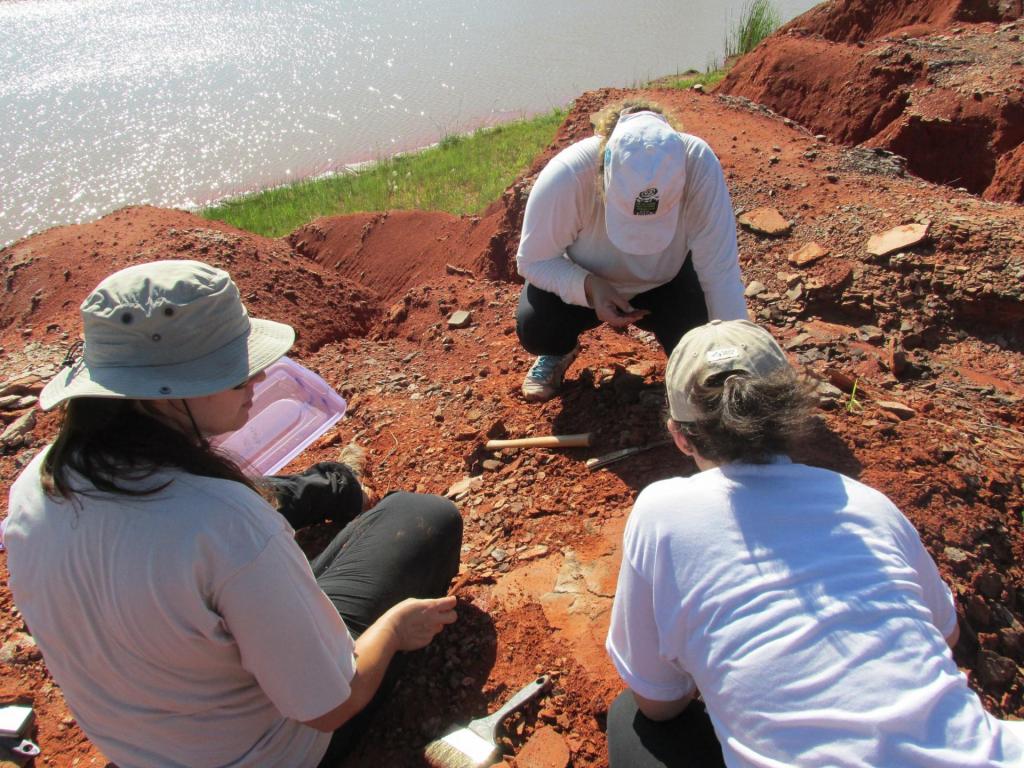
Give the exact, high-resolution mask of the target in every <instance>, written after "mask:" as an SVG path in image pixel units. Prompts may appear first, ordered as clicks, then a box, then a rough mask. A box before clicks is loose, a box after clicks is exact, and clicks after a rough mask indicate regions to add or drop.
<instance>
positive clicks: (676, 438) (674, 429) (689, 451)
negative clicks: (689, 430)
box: [666, 419, 697, 457]
mask: <svg viewBox="0 0 1024 768" xmlns="http://www.w3.org/2000/svg"><path fill="white" fill-rule="evenodd" d="M666 426H667V427H668V433H669V434H670V435H671V436H672V441H673V442H674V443H675V444H676V448H678V449H679V451H680V452H681V453H684V454H686V455H687V456H691V457H692V456H694V455H696V453H697V451H696V450H695V449H694V447H693V444H692V443H691V442H690V441H689V440H688V439H687V437H686V435H684V434H683V433H682V431H681V430H680V429H679V427H678V426H676V423H675V421H673V420H672V419H669V420H668V424H667V425H666Z"/></svg>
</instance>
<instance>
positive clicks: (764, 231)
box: [739, 208, 793, 237]
mask: <svg viewBox="0 0 1024 768" xmlns="http://www.w3.org/2000/svg"><path fill="white" fill-rule="evenodd" d="M739 222H740V226H743V227H746V228H747V229H749V230H750V231H751V232H755V233H757V234H759V235H768V236H769V237H780V236H781V235H786V234H789V231H790V230H791V229H792V228H793V225H792V224H790V223H789V222H788V221H787V220H786V219H784V218H782V214H781V213H779V212H778V211H777V210H775V209H774V208H755V209H754V210H752V211H747V212H746V213H743V214H740V218H739Z"/></svg>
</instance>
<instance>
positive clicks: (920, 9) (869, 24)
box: [782, 0, 1021, 43]
mask: <svg viewBox="0 0 1024 768" xmlns="http://www.w3.org/2000/svg"><path fill="white" fill-rule="evenodd" d="M1020 15H1021V2H1020V0H915V2H912V3H908V2H906V1H905V0H848V1H847V2H842V3H839V2H829V3H821V4H820V5H818V6H815V7H814V8H812V9H811V10H809V11H808V12H807V13H805V14H803V15H802V16H800V17H799V18H797V19H795V20H794V21H791V22H790V23H789V24H788V25H786V27H784V28H783V30H782V32H784V33H785V32H788V31H790V30H799V31H800V33H801V34H804V35H808V36H809V35H821V36H822V37H824V38H825V39H826V40H830V41H832V42H834V43H857V42H862V41H866V40H875V39H877V38H880V37H884V36H885V35H891V34H893V33H894V32H897V31H903V32H908V33H913V34H924V33H927V32H937V31H940V30H943V29H945V28H947V27H949V26H951V25H953V24H955V23H957V22H980V21H995V22H999V21H1010V20H1012V19H1016V18H1018V17H1019V16H1020Z"/></svg>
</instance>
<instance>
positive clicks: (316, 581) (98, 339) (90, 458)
mask: <svg viewBox="0 0 1024 768" xmlns="http://www.w3.org/2000/svg"><path fill="white" fill-rule="evenodd" d="M81 313H82V321H83V326H84V336H85V344H84V349H83V350H82V351H81V355H80V357H78V358H77V359H69V360H68V361H67V365H66V367H65V368H64V369H63V370H62V371H61V372H60V373H59V374H58V375H57V376H56V377H55V378H54V379H53V381H51V382H50V383H49V384H48V385H47V386H46V387H45V389H44V390H43V392H42V395H41V397H40V402H41V404H42V407H43V408H45V409H49V408H53V407H54V406H56V405H58V404H61V403H63V404H65V408H64V412H63V420H62V424H61V428H60V433H59V434H58V436H57V439H56V440H55V441H54V443H53V444H52V445H50V446H48V447H47V448H46V449H45V450H43V451H42V452H40V454H39V455H37V456H36V457H35V458H34V459H33V460H32V462H31V463H30V464H29V465H28V466H27V467H26V468H25V470H24V471H23V472H22V474H21V476H20V477H19V478H18V479H17V481H16V482H15V483H14V485H13V487H12V489H11V495H10V504H9V514H8V518H7V531H6V537H5V543H6V546H7V549H8V560H7V565H8V569H9V571H10V585H11V590H12V592H13V594H14V599H15V602H16V604H17V605H18V607H19V609H20V610H21V612H22V614H23V616H24V617H25V620H26V622H27V624H28V626H29V627H30V628H31V631H32V633H33V635H34V637H35V639H36V641H37V643H38V644H39V648H40V649H41V651H42V653H43V657H44V659H45V661H46V664H47V667H48V668H49V670H50V672H51V674H52V675H53V678H54V680H55V681H56V682H57V683H58V684H59V685H60V687H61V689H62V691H63V693H64V696H65V698H66V699H67V702H68V705H69V706H70V708H71V710H72V711H73V712H74V714H75V717H76V719H77V720H78V723H79V724H80V725H81V727H82V729H83V730H84V731H85V733H86V735H87V736H88V737H89V738H90V739H92V740H93V741H94V742H95V743H96V744H97V745H98V746H99V747H100V749H102V750H103V752H104V754H105V755H106V756H107V757H109V758H110V759H111V760H113V761H114V762H115V763H117V764H118V765H120V766H121V767H122V768H130V767H131V766H225V765H231V766H269V765H282V766H285V765H287V766H317V765H318V764H322V763H324V764H325V763H328V762H331V763H333V762H334V761H335V760H337V759H338V757H339V756H340V755H341V754H343V753H344V752H345V751H346V750H347V749H348V748H349V747H350V746H351V745H352V743H353V741H354V740H355V738H356V736H357V735H358V732H359V730H360V724H361V723H362V722H363V721H364V720H365V718H366V716H367V713H368V711H369V710H368V708H367V705H368V704H369V703H371V702H372V701H374V700H375V697H377V696H378V694H379V693H380V691H381V690H382V689H383V688H384V687H386V686H387V683H386V682H385V675H386V673H387V681H388V682H390V681H391V680H393V678H394V676H395V670H396V669H397V667H396V665H395V664H393V663H392V662H393V661H394V660H395V656H396V653H398V652H400V651H410V650H414V649H417V648H421V647H423V646H425V645H427V644H428V643H429V642H430V641H431V639H432V638H433V637H434V636H435V635H436V634H437V633H438V632H439V631H440V630H441V629H442V628H443V626H444V625H445V624H448V623H451V622H452V621H454V620H455V611H454V607H455V599H454V598H449V597H442V596H443V595H444V594H445V591H446V590H447V586H448V583H449V581H450V580H451V578H452V577H453V576H454V574H455V573H456V571H457V569H458V559H459V550H460V546H461V533H462V522H461V519H460V518H459V514H458V511H457V510H456V509H455V507H454V506H453V505H452V504H451V503H450V502H448V501H446V500H444V499H440V498H438V497H434V496H424V495H416V494H401V493H399V494H392V495H390V496H388V497H386V498H385V499H384V501H382V502H381V503H380V504H379V505H378V506H377V507H375V508H374V509H372V510H369V511H367V512H361V510H362V493H361V490H360V489H359V486H358V482H357V481H356V479H355V477H354V476H353V474H352V473H351V472H350V471H349V470H348V469H347V468H346V467H344V466H342V465H340V464H333V463H330V462H325V463H323V464H319V465H317V466H316V467H314V468H312V469H311V470H310V472H308V473H306V474H304V475H301V476H293V477H287V478H278V479H276V480H269V481H267V482H263V481H261V482H260V483H259V484H257V482H255V481H253V480H251V479H250V478H248V477H246V476H245V475H244V474H243V473H242V472H241V470H240V469H239V468H238V467H237V466H236V465H235V464H234V463H233V462H232V461H231V460H230V459H229V458H228V457H226V456H224V455H221V454H219V453H217V452H216V451H215V450H213V449H211V447H210V444H209V442H208V439H207V438H209V437H210V436H213V435H216V434H221V433H224V432H229V431H232V430H235V429H238V428H239V427H240V426H241V425H242V424H244V423H245V421H246V418H247V415H248V411H249V408H250V407H251V405H252V392H253V386H254V384H255V383H256V382H258V381H259V380H260V378H261V377H262V376H263V375H264V374H263V371H264V369H266V368H267V367H268V366H269V365H271V364H272V363H273V362H274V361H275V360H277V359H278V358H280V357H281V356H282V355H283V354H284V353H285V352H287V351H288V349H289V348H290V347H291V345H292V342H293V341H294V338H295V334H294V332H293V330H292V329H291V328H290V327H289V326H287V325H284V324H282V323H276V322H273V321H269V320H260V319H255V318H250V317H249V316H248V313H247V312H246V310H245V307H244V306H243V305H242V302H241V299H240V297H239V293H238V289H237V287H236V286H235V284H234V282H232V280H231V278H230V277H229V276H228V274H227V273H226V272H224V271H223V270H220V269H216V268H214V267H211V266H209V265H206V264H202V263H200V262H195V261H162V262H154V263H148V264H139V265H136V266H132V267H129V268H127V269H124V270H121V271H120V272H117V273H116V274H114V275H111V276H110V277H108V278H106V279H105V280H104V281H103V282H101V283H100V284H99V285H98V286H97V287H96V289H95V290H94V291H93V292H92V293H91V294H89V296H88V297H87V298H86V300H85V301H84V302H83V304H82V307H81ZM265 497H269V498H276V501H277V502H278V504H279V508H278V509H275V507H274V506H272V505H271V504H270V503H268V501H267V500H266V498H265ZM360 513H361V514H360ZM325 515H326V516H328V517H330V518H331V519H333V520H335V521H341V522H345V521H349V520H351V521H350V522H348V523H347V525H346V526H345V527H344V528H343V530H342V531H341V533H339V534H338V535H337V537H336V538H335V539H334V540H333V541H332V542H331V543H330V544H329V545H328V547H327V548H326V550H325V551H324V552H323V553H321V555H320V556H319V557H317V558H316V559H315V560H314V561H313V562H312V564H310V563H309V562H308V561H307V560H306V558H305V556H304V555H303V553H302V551H301V550H300V549H299V547H298V545H297V544H296V543H295V540H294V530H293V528H292V526H293V525H294V526H296V527H298V526H299V525H300V524H302V523H303V522H308V521H309V519H310V518H320V519H322V518H323V517H324V516H325ZM352 518H354V519H352ZM389 670H390V671H389Z"/></svg>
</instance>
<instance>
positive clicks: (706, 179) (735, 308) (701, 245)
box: [683, 142, 748, 320]
mask: <svg viewBox="0 0 1024 768" xmlns="http://www.w3.org/2000/svg"><path fill="white" fill-rule="evenodd" d="M689 166H690V168H689V172H692V173H693V179H692V181H690V182H688V183H687V188H688V189H687V193H686V199H685V200H684V201H683V204H684V206H685V211H684V222H683V225H684V226H685V227H686V228H687V244H688V245H689V248H690V251H691V253H692V254H693V267H694V269H695V270H696V272H697V278H698V279H699V280H700V285H701V288H702V289H703V291H704V299H705V301H706V302H707V305H708V313H709V315H710V316H711V319H716V318H717V319H719V320H745V319H747V318H748V313H747V304H746V300H745V299H744V297H743V277H742V275H741V274H740V263H739V248H738V246H737V243H736V217H735V215H734V213H733V208H732V201H731V200H730V199H729V190H728V187H727V186H726V184H725V175H724V174H723V173H722V166H721V164H720V163H719V162H718V158H717V157H715V154H714V152H712V151H711V148H710V147H709V146H707V144H704V143H703V142H701V143H700V145H699V146H698V148H697V149H696V150H692V151H691V153H690V160H689Z"/></svg>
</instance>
